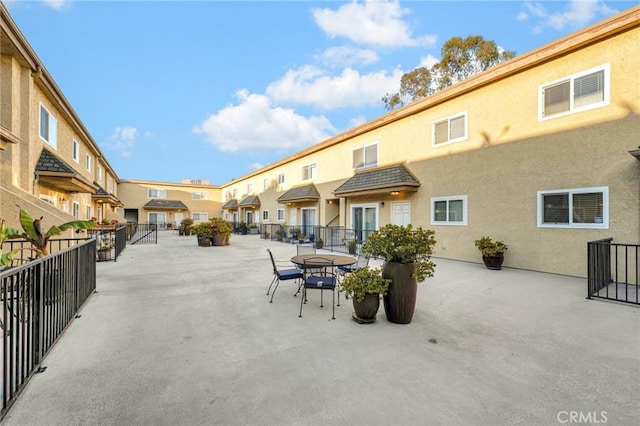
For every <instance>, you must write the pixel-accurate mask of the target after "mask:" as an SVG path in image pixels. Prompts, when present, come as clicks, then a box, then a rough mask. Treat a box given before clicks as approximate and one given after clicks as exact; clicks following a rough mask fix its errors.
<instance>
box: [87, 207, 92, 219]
mask: <svg viewBox="0 0 640 426" xmlns="http://www.w3.org/2000/svg"><path fill="white" fill-rule="evenodd" d="M86 212H87V215H86V219H87V220H90V219H91V205H89V204H87V210H86Z"/></svg>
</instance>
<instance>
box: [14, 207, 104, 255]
mask: <svg viewBox="0 0 640 426" xmlns="http://www.w3.org/2000/svg"><path fill="white" fill-rule="evenodd" d="M18 207H19V206H18ZM20 225H22V230H23V232H21V233H20V232H19V231H18V233H15V234H12V235H9V237H8V238H9V239H15V238H23V239H25V240H27V241H29V242H30V243H31V250H33V252H34V253H35V254H36V257H43V256H46V255H48V254H49V238H51V237H53V236H55V235H60V234H62V232H63V231H66V230H67V229H90V228H93V227H95V226H96V224H95V222H93V221H91V220H73V221H71V222H67V223H63V224H62V225H58V226H55V225H53V226H52V227H51V228H49V230H48V231H47V232H46V233H44V234H43V233H42V228H41V226H42V217H40V219H33V218H32V217H31V215H30V214H29V212H27V211H26V210H25V209H23V208H20Z"/></svg>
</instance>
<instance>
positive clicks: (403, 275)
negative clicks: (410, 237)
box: [382, 262, 418, 324]
mask: <svg viewBox="0 0 640 426" xmlns="http://www.w3.org/2000/svg"><path fill="white" fill-rule="evenodd" d="M414 271H415V264H413V263H396V262H385V264H384V266H383V267H382V276H383V277H384V278H388V279H390V280H391V285H389V290H388V291H387V294H386V295H385V296H384V298H383V301H384V311H385V313H386V314H387V319H388V320H389V321H391V322H394V323H396V324H409V323H410V322H411V319H412V318H413V312H414V311H415V309H416V296H417V294H418V282H417V281H416V279H415V278H414V277H413V275H414Z"/></svg>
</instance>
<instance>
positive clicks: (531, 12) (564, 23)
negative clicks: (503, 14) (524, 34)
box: [516, 0, 618, 33]
mask: <svg viewBox="0 0 640 426" xmlns="http://www.w3.org/2000/svg"><path fill="white" fill-rule="evenodd" d="M524 7H525V9H526V11H524V12H521V13H520V14H519V15H518V17H517V18H516V19H518V20H519V21H529V20H530V19H531V18H536V20H535V24H534V26H533V28H532V30H533V32H534V33H540V32H542V31H543V30H544V29H545V28H552V29H554V30H556V31H562V30H565V29H569V30H573V29H577V28H581V27H584V26H585V25H588V24H590V23H591V22H593V21H595V20H596V19H599V18H600V17H603V16H609V15H613V14H614V13H617V12H618V11H617V10H615V9H613V8H611V7H609V6H607V4H606V3H605V2H604V1H602V0H572V1H571V2H569V5H568V7H567V8H566V10H564V11H558V12H549V11H548V10H547V9H546V8H545V7H544V6H543V5H542V4H541V3H534V2H525V4H524Z"/></svg>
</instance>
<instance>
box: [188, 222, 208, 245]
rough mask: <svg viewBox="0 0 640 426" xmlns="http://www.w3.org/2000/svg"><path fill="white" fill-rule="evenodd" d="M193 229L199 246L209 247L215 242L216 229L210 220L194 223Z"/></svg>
mask: <svg viewBox="0 0 640 426" xmlns="http://www.w3.org/2000/svg"><path fill="white" fill-rule="evenodd" d="M191 231H192V232H193V233H194V234H196V237H197V239H198V245H199V246H202V247H208V246H210V245H212V244H213V237H214V229H213V228H212V226H211V223H210V222H202V223H199V224H197V225H194V226H193V227H192V228H191Z"/></svg>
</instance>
